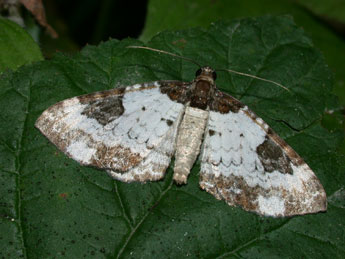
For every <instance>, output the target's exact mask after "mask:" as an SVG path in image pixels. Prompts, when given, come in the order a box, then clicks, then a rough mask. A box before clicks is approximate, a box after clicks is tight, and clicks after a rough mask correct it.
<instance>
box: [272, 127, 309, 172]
mask: <svg viewBox="0 0 345 259" xmlns="http://www.w3.org/2000/svg"><path fill="white" fill-rule="evenodd" d="M267 135H268V136H269V137H270V138H271V139H272V140H273V141H274V142H276V143H277V144H278V145H279V146H280V147H281V148H282V149H284V151H285V153H286V155H287V156H288V157H289V159H290V160H291V162H292V163H293V164H294V165H295V166H300V165H303V164H305V162H304V160H303V158H301V157H300V156H299V155H298V154H297V153H296V151H295V150H293V149H292V148H291V147H290V146H289V145H288V144H287V143H286V142H285V141H284V140H283V139H282V138H280V137H279V136H278V135H277V134H276V133H275V132H274V131H273V130H272V129H271V128H268V130H267Z"/></svg>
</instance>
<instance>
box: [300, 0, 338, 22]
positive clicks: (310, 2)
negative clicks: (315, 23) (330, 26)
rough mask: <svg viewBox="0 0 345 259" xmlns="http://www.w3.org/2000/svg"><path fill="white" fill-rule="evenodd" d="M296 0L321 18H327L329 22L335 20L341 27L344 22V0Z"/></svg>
mask: <svg viewBox="0 0 345 259" xmlns="http://www.w3.org/2000/svg"><path fill="white" fill-rule="evenodd" d="M297 2H298V3H300V4H301V5H303V6H305V7H307V8H308V9H310V10H311V11H312V12H313V13H315V14H316V15H318V16H321V18H324V19H327V20H328V21H329V22H330V23H336V22H337V23H338V26H339V27H340V26H341V27H343V26H344V24H345V16H344V14H345V1H344V0H329V1H320V0H303V1H301V0H299V1H297ZM341 23H342V24H341Z"/></svg>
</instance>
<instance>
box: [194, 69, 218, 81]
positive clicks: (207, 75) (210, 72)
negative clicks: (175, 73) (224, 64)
mask: <svg viewBox="0 0 345 259" xmlns="http://www.w3.org/2000/svg"><path fill="white" fill-rule="evenodd" d="M195 77H196V78H199V79H204V80H207V81H210V82H211V83H214V81H216V79H217V74H216V71H214V69H213V68H211V67H202V68H200V69H198V71H196V73H195Z"/></svg>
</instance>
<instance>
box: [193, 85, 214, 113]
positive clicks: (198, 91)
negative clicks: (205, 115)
mask: <svg viewBox="0 0 345 259" xmlns="http://www.w3.org/2000/svg"><path fill="white" fill-rule="evenodd" d="M194 84H195V85H194V87H193V91H192V94H191V100H190V106H191V107H195V108H199V109H202V110H206V109H207V105H208V103H209V100H210V99H211V98H212V96H213V93H214V85H213V84H212V83H211V82H210V81H208V80H196V81H195V83H194Z"/></svg>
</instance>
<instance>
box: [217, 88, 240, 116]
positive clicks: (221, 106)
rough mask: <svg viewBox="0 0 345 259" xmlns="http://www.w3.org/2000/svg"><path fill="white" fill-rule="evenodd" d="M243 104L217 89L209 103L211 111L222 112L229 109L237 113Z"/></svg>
mask: <svg viewBox="0 0 345 259" xmlns="http://www.w3.org/2000/svg"><path fill="white" fill-rule="evenodd" d="M243 107H244V105H243V104H242V103H241V102H240V101H239V100H237V99H235V98H234V97H232V96H230V95H227V94H225V93H223V92H220V91H217V92H216V93H215V94H214V98H213V100H212V101H211V103H210V109H211V111H215V112H220V113H222V114H224V113H228V112H229V111H231V112H234V113H237V112H238V111H239V110H240V109H241V108H243Z"/></svg>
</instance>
